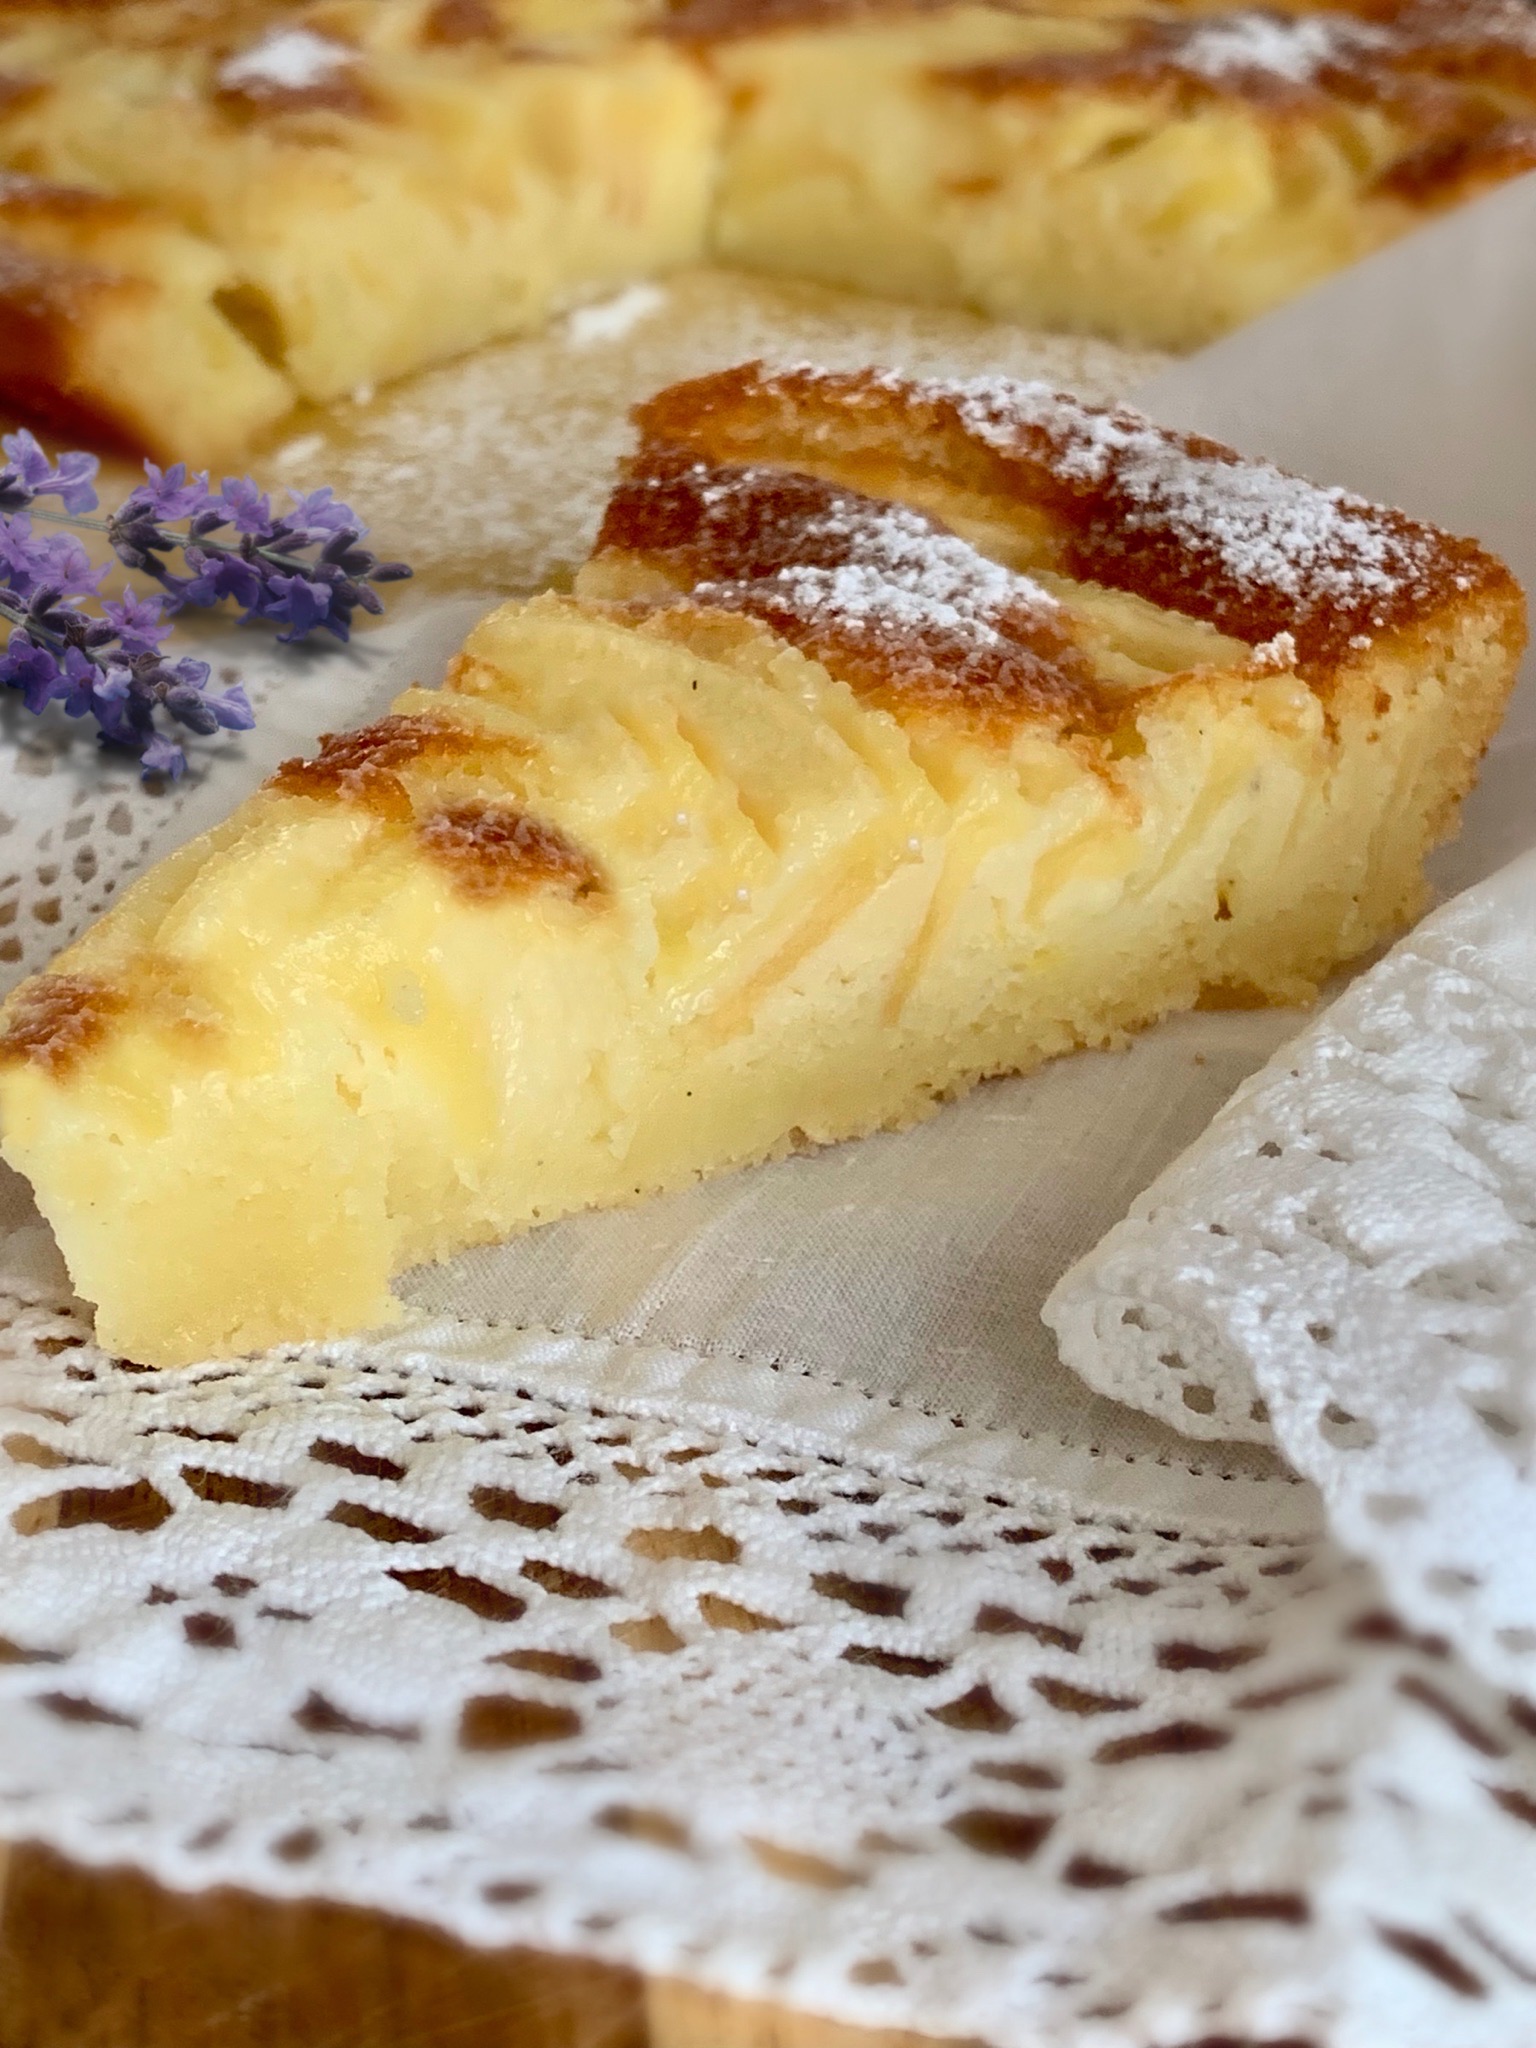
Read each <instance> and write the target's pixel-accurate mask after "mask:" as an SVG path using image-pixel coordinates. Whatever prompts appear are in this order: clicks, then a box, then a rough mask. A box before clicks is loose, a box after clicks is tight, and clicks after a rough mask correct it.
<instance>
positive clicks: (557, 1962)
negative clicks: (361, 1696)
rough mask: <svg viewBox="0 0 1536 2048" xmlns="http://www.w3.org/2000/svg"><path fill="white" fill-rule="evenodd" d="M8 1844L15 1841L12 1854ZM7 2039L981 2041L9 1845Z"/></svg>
mask: <svg viewBox="0 0 1536 2048" xmlns="http://www.w3.org/2000/svg"><path fill="white" fill-rule="evenodd" d="M4 1853H5V1852H4V1851H3V1850H0V1855H4ZM0 2048H981V2044H980V2043H977V2042H968V2043H958V2042H951V2043H947V2044H946V2043H939V2042H935V2041H934V2040H932V2039H931V2038H930V2037H928V2036H922V2037H919V2036H918V2035H915V2034H904V2033H888V2032H881V2033H872V2032H868V2031H866V2030H865V2029H863V2028H857V2027H845V2026H839V2025H837V2024H835V2023H833V2022H830V2021H826V2020H819V2019H815V2018H813V2017H809V2016H807V2015H805V2014H797V2013H792V2012H789V2011H787V2010H786V2009H784V2008H782V2007H778V2006H772V2005H756V2004H744V2003H742V2002H740V2001H738V2000H735V1999H728V1998H722V1997H719V1996H716V1995H715V1994H713V1993H710V1992H705V1991H699V1990H697V1989H695V1988H694V1987H693V1986H691V1985H686V1984H681V1983H678V1982H676V1981H673V1980H671V1979H658V1978H645V1977H642V1976H640V1975H639V1974H638V1973H637V1972H635V1971H633V1970H625V1969H620V1968H616V1967H614V1966H612V1965H609V1964H604V1963H594V1962H589V1961H585V1960H580V1959H567V1958H563V1957H557V1956H550V1955H543V1954H539V1953H537V1952H535V1951H532V1950H527V1949H510V1950H501V1951H484V1950H476V1949H468V1948H464V1947H462V1946H460V1945H459V1944H458V1943H457V1942H454V1941H452V1940H450V1939H449V1938H448V1937H447V1936H446V1935H442V1934H438V1933H435V1932H434V1931H433V1930H431V1929H430V1928H426V1927H422V1926H418V1925H416V1924H415V1923H413V1922H408V1921H402V1920H392V1919H389V1918H387V1917H386V1916H384V1915H382V1914H376V1913H366V1912H359V1911H357V1910H355V1909H353V1908H351V1907H347V1906H334V1905H327V1904H323V1903H309V1902H300V1903H282V1902H275V1901H272V1900H268V1899H258V1898H255V1897H252V1896H250V1895H249V1894H246V1893H243V1892H234V1891H211V1892H203V1893H190V1894H188V1893H179V1892H170V1891H166V1890H164V1889H162V1888H161V1887H160V1886H158V1885H156V1884H153V1883H152V1882H151V1881H150V1880H149V1879H148V1878H145V1877H143V1876H140V1875H139V1874H138V1873H137V1872H135V1871H130V1870H106V1871H96V1870H87V1869H83V1868H81V1867H80V1866H78V1865H75V1864H71V1863H69V1862H67V1861H65V1859H64V1858H63V1857H61V1856H58V1855H56V1854H55V1853H54V1852H53V1851H52V1850H48V1849H42V1848H38V1847H35V1846H33V1845H28V1844H23V1845H20V1846H18V1847H16V1848H14V1849H12V1850H11V1851H10V1852H9V1855H8V1857H7V1858H6V1861H5V1864H4V1889H3V1894H0Z"/></svg>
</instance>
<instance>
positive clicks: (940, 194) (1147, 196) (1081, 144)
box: [699, 0, 1536, 349]
mask: <svg viewBox="0 0 1536 2048" xmlns="http://www.w3.org/2000/svg"><path fill="white" fill-rule="evenodd" d="M699 4H700V6H701V7H703V8H704V9H705V11H706V12H710V13H715V14H718V13H719V12H721V9H720V8H719V6H718V5H717V6H715V7H713V8H709V7H707V6H706V0H699ZM707 61H708V64H709V67H710V70H711V72H712V74H713V75H714V76H715V77H717V78H718V80H719V81H720V84H721V86H722V88H723V90H724V91H725V93H726V95H727V99H728V103H729V105H730V107H731V108H732V110H733V111H732V114H731V117H730V120H729V122H728V125H727V128H726V132H725V140H724V145H723V153H722V163H721V173H720V181H719V185H718V188H717V191H716V196H715V201H714V211H713V228H712V248H713V250H714V253H715V254H716V256H717V257H718V259H719V260H720V261H722V262H725V263H731V264H737V265H740V266H742V267H745V268H750V269H757V270H767V271H773V272H777V273H780V274H783V275H787V276H793V277H807V278H815V279H817V280H820V281H821V282H823V283H827V284H835V285H852V286H855V287H857V288H859V289H861V290H865V291H870V292H875V293H880V294H884V295H887V296H893V297H898V298H909V299H910V298H916V299H923V300H931V301H938V302H941V303H946V304H960V305H964V306H968V307H971V308H973V309H974V310H976V311H978V312H981V313H986V314H990V315H992V316H994V317H998V318H1004V319H1010V320H1019V321H1023V322H1025V323H1027V324H1029V325H1032V326H1037V327H1043V328H1049V329H1060V330H1065V331H1071V332H1083V333H1094V334H1101V335H1105V336H1108V337H1109V338H1110V339H1112V340H1116V341H1121V342H1125V343H1129V344H1133V345H1151V346H1155V347H1162V348H1170V349H1187V348H1191V347H1195V346H1197V345H1199V344H1201V343H1203V342H1207V341H1210V340H1213V339H1214V338H1215V337H1217V336H1218V335H1220V334H1222V333H1224V332H1226V331H1227V330H1228V329H1230V328H1232V327H1235V326H1237V325H1239V324H1240V323H1241V322H1243V321H1244V320H1247V319H1251V318H1253V317H1254V316H1256V315H1257V314H1260V313H1263V312H1266V311H1267V310H1269V308H1271V307H1273V306H1275V305H1277V304H1279V303H1281V302H1282V301H1283V300H1285V299H1287V298H1289V297H1291V296H1293V295H1294V294H1295V293H1297V292H1299V291H1301V290H1302V289H1304V288H1305V287H1306V286H1308V285H1310V284H1313V283H1315V282H1317V281H1318V280H1319V279H1321V278H1323V277H1325V276H1327V275H1328V274H1329V273H1330V272H1332V271H1334V270H1337V269H1339V268H1341V267H1342V266H1343V265H1345V264H1347V263H1349V262H1352V261H1354V260H1355V259H1356V258H1358V257H1360V256H1362V255H1365V254H1367V253H1368V252H1369V251H1371V250H1373V249H1375V248H1378V247H1380V246H1381V245H1383V244H1384V243H1386V242H1388V241H1390V240H1392V239H1393V238H1394V237H1396V236H1397V235H1400V234H1402V233H1403V232H1404V231H1405V230H1406V229H1408V228H1410V227H1411V226H1413V225H1415V223H1416V222H1418V221H1420V220H1422V219H1424V218H1425V217H1426V216H1427V215H1429V214H1430V213H1433V212H1435V211H1437V210H1439V209H1441V208H1443V207H1446V206H1449V205H1451V204H1454V203H1456V202H1458V201H1460V200H1463V199H1466V198H1468V197H1470V196H1472V195H1473V194H1474V193H1476V192H1478V191H1480V190H1482V189H1483V188H1484V187H1486V186H1488V185H1490V184H1492V183H1494V182H1497V181H1499V180H1501V179H1504V178H1508V177H1511V176H1515V175H1517V174H1519V173H1520V172H1522V171H1525V170H1529V169H1530V168H1531V167H1532V166H1533V165H1536V118H1533V117H1536V8H1532V7H1531V6H1530V5H1528V4H1527V0H1486V4H1485V0H1418V4H1413V5H1409V6H1400V7H1398V8H1397V9H1396V10H1395V11H1394V12H1392V13H1391V14H1390V15H1386V14H1383V16H1382V18H1378V19H1375V20H1359V19H1355V18H1353V17H1352V16H1350V15H1346V14H1321V13H1311V14H1298V15H1294V16H1286V15H1284V14H1276V13H1268V12H1262V11H1250V12H1241V13H1230V14H1225V13H1224V14H1212V15H1205V16H1202V15H1200V14H1199V13H1194V12H1191V13H1187V14H1185V15H1182V16H1180V15H1177V14H1173V15H1169V14H1167V13H1164V12H1162V11H1160V10H1158V9H1156V8H1149V9H1148V10H1147V11H1146V12H1144V13H1143V14H1140V15H1130V14H1124V15H1119V16H1114V15H1100V16H1097V17H1095V16H1091V15H1082V14H1079V15H1076V16H1074V15H1073V14H1072V12H1071V10H1070V9H1068V8H1062V9H1061V11H1060V12H1059V13H1058V14H1055V15H1043V14H1035V13H1027V12H1023V13H1016V12H1013V11H1011V10H1008V9H1004V8H993V9H980V8H974V7H959V8H951V9H944V10H938V11H934V12H926V11H925V12H922V13H920V14H912V15H910V16H908V17H907V18H906V19H905V20H903V21H900V22H891V23H888V24H884V25H882V26H880V27H879V28H872V27H870V26H869V25H868V24H867V23H865V22H862V21H850V22H848V23H844V24H841V25H836V26H829V25H827V24H825V23H824V22H823V23H818V24H816V25H808V26H802V27H799V28H788V27H787V28H785V29H783V30H781V31H780V32H779V33H777V34H774V35H757V36H751V37H736V38H720V39H719V40H717V41H716V42H715V43H714V44H713V45H712V46H711V48H710V50H709V54H708V58H707Z"/></svg>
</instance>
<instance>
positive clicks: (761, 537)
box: [597, 446, 1094, 718]
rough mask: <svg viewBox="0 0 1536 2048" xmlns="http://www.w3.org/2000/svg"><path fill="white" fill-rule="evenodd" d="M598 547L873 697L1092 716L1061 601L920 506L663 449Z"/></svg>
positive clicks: (622, 495) (623, 499) (645, 457)
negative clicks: (651, 568) (768, 631)
mask: <svg viewBox="0 0 1536 2048" xmlns="http://www.w3.org/2000/svg"><path fill="white" fill-rule="evenodd" d="M597 544H598V547H599V548H605V547H612V548H621V549H623V550H624V551H625V552H627V553H630V554H634V555H639V556H642V557H644V558H645V559H646V560H647V561H649V562H651V563H652V564H654V565H655V566H656V567H657V568H659V569H661V570H662V572H663V573H664V574H665V575H666V576H667V577H668V579H669V580H670V581H672V582H674V583H675V584H676V585H677V586H678V587H679V588H680V589H682V590H686V591H688V592H689V594H690V595H691V596H692V598H693V600H694V601H695V602H696V603H698V604H703V605H710V606H715V607H718V608H720V609H723V610H727V611H737V612H745V613H747V614H749V615H750V616H752V617H754V618H759V619H761V620H763V621H764V623H765V624H767V625H770V626H772V627H773V628H774V630H775V631H776V632H777V633H779V634H781V635H782V637H783V638H785V639H786V640H789V641H791V642H793V644H794V645H796V646H797V647H799V648H801V649H802V650H803V651H804V652H805V653H807V654H810V655H812V656H813V657H814V658H815V659H816V660H818V661H821V662H822V663H823V664H824V665H825V666H826V667H827V668H828V669H829V670H831V672H832V673H833V674H835V675H840V676H842V677H843V679H844V680H845V681H847V682H848V683H850V684H851V685H852V686H853V687H854V688H855V689H857V690H859V691H860V692H861V693H862V694H880V695H894V696H899V697H900V698H901V699H903V700H904V701H906V702H908V703H913V702H927V703H943V704H948V705H955V706H962V705H963V706H966V707H968V708H970V709H973V710H982V711H985V710H988V709H991V708H994V707H995V708H999V709H1001V708H1009V709H1013V710H1021V709H1026V708H1028V709H1034V710H1037V711H1041V710H1046V709H1050V710H1053V711H1066V712H1067V713H1068V714H1069V715H1072V714H1076V715H1077V716H1078V717H1079V718H1083V717H1087V716H1089V715H1090V714H1091V713H1092V711H1093V709H1094V699H1093V697H1092V694H1091V690H1090V678H1089V674H1088V670H1087V666H1086V664H1085V662H1084V660H1083V657H1082V655H1081V653H1080V651H1079V650H1078V648H1077V647H1076V646H1075V645H1074V644H1073V642H1072V640H1071V639H1070V638H1069V636H1068V634H1067V633H1066V632H1065V631H1064V630H1063V614H1062V611H1061V607H1060V606H1059V605H1058V604H1057V602H1056V600H1055V599H1054V598H1052V597H1051V596H1049V595H1048V594H1047V592H1046V591H1044V590H1043V589H1042V588H1041V587H1040V585H1039V584H1038V583H1035V582H1033V581H1031V579H1030V578H1029V577H1027V576H1020V575H1018V574H1016V573H1015V572H1014V571H1013V570H1011V569H1005V568H1004V567H1002V565H1001V564H1000V563H997V562H994V561H992V560H990V559H989V558H988V557H987V556H986V555H983V554H981V553H980V552H979V551H978V550H977V549H976V548H973V547H972V546H970V545H969V543H968V542H966V541H963V540H961V539H960V538H959V536H958V535H956V534H954V533H952V532H950V530H949V529H948V528H947V527H945V526H943V525H941V524H940V523H939V521H938V520H936V519H931V518H928V517H926V516H925V515H924V514H923V513H921V512H917V511H914V510H913V509H912V508H911V507H910V506H907V505H896V504H891V503H888V502H886V501H884V500H881V499H878V498H870V497H866V496H865V495H864V494H863V493H862V492H859V491H852V490H845V489H840V488H839V487H837V486H836V485H834V484H830V483H827V482H825V481H823V479H821V478H820V477H814V476H805V475H800V474H796V473H795V472H793V471H790V470H784V469H776V468H769V467H766V466H757V465H742V466H733V465H720V464H714V463H709V462H703V461H700V460H698V459H697V458H696V457H694V456H693V455H691V454H689V453H687V452H686V451H680V450H676V449H669V448H664V447H656V446H651V447H648V448H646V449H645V450H644V451H642V453H641V455H640V456H639V458H637V460H636V461H635V462H633V463H632V464H631V465H630V466H629V468H628V471H627V473H626V475H625V476H624V478H623V480H622V481H621V482H620V484H619V487H618V489H617V491H615V493H614V495H613V498H612V499H611V500H610V502H609V505H608V510H607V514H606V516H605V518H604V520H603V527H602V531H601V533H600V534H599V536H598V543H597Z"/></svg>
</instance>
